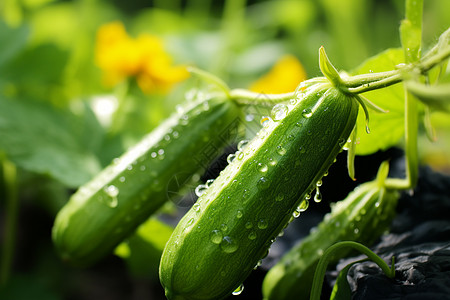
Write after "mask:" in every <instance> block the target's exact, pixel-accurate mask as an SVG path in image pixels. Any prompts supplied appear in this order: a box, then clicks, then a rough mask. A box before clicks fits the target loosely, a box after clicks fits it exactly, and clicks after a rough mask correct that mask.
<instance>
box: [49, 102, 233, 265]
mask: <svg viewBox="0 0 450 300" xmlns="http://www.w3.org/2000/svg"><path fill="white" fill-rule="evenodd" d="M239 114H240V110H239V107H238V106H237V105H236V104H235V103H234V102H232V101H230V100H228V99H226V98H224V97H215V98H211V99H208V100H204V101H197V102H195V103H189V104H187V105H186V107H185V108H184V110H183V111H181V112H178V113H175V114H174V115H172V116H171V117H170V118H168V119H167V120H166V121H165V122H163V123H162V124H161V125H160V126H158V127H157V128H156V129H155V130H153V131H152V132H151V133H149V134H148V135H147V136H145V137H144V138H143V139H142V140H141V141H140V142H139V143H138V144H137V145H136V146H135V147H133V148H132V149H130V150H128V151H127V152H125V153H124V154H123V155H122V156H121V157H120V158H118V159H116V160H115V161H114V162H113V163H111V165H109V166H108V167H107V168H105V169H104V170H103V171H102V172H101V173H99V174H98V176H96V177H95V178H94V179H93V180H91V181H90V182H88V183H87V184H85V185H84V186H82V187H81V188H80V189H79V190H78V191H77V192H76V193H75V194H74V195H73V196H72V197H71V199H70V201H69V202H68V203H67V204H66V205H65V206H64V207H63V208H62V209H61V211H60V212H59V213H58V215H57V217H56V219H55V224H54V226H53V232H52V237H53V242H54V244H55V246H56V248H57V250H58V252H59V253H60V255H61V257H62V258H63V260H65V261H68V262H69V263H71V264H73V265H78V266H88V265H91V264H92V263H94V262H96V261H98V260H99V259H101V258H102V257H104V256H105V255H107V254H109V253H111V252H112V250H113V249H114V247H115V246H116V245H117V244H118V243H120V242H121V241H122V240H123V239H124V238H125V237H127V236H128V235H129V234H131V233H132V232H133V231H134V230H135V229H136V228H137V226H139V225H140V224H141V223H142V222H143V221H145V220H146V219H147V218H148V217H149V216H150V215H151V214H152V213H154V212H155V211H156V210H157V209H159V208H160V207H161V206H162V205H163V204H164V203H165V202H166V201H168V198H169V196H171V195H168V191H169V192H170V193H177V191H179V189H180V188H182V184H183V183H186V181H187V180H188V179H189V177H190V176H192V175H193V174H194V173H195V172H197V171H199V170H201V168H202V167H206V166H207V164H208V163H209V162H211V161H212V160H213V159H214V158H215V157H216V154H218V152H220V151H221V149H223V148H224V147H225V146H226V145H227V144H228V143H229V142H230V141H229V138H230V137H231V136H233V133H234V134H236V130H237V126H238V124H239V122H238V120H239V117H240V116H239ZM202 151H206V152H207V155H205V154H202ZM202 164H203V165H202ZM174 176H176V179H174Z"/></svg>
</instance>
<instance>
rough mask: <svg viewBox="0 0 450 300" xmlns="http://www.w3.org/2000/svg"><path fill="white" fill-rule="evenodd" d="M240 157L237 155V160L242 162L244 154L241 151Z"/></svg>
mask: <svg viewBox="0 0 450 300" xmlns="http://www.w3.org/2000/svg"><path fill="white" fill-rule="evenodd" d="M238 153H239V154H238V155H237V158H238V159H239V160H242V159H243V158H244V152H241V151H238Z"/></svg>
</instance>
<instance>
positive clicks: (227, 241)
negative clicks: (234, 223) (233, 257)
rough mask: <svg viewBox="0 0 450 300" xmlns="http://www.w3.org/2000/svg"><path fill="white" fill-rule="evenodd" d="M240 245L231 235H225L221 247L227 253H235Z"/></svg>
mask: <svg viewBox="0 0 450 300" xmlns="http://www.w3.org/2000/svg"><path fill="white" fill-rule="evenodd" d="M238 247H239V245H238V243H236V242H235V241H234V240H233V239H232V238H231V237H230V236H228V235H227V236H224V237H223V239H222V242H221V243H220V248H221V249H222V250H223V252H225V253H233V252H235V251H236V250H237V249H238Z"/></svg>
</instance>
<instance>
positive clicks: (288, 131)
mask: <svg viewBox="0 0 450 300" xmlns="http://www.w3.org/2000/svg"><path fill="white" fill-rule="evenodd" d="M311 82H314V84H311V86H309V87H308V88H302V87H301V88H300V89H299V92H298V93H297V97H296V98H295V99H292V100H291V103H290V104H289V105H284V104H278V105H276V106H275V107H274V108H273V110H272V120H269V121H268V123H267V124H266V125H265V127H264V128H263V129H262V130H261V131H260V132H258V134H257V136H256V137H255V138H253V139H252V140H251V141H250V143H249V144H248V145H246V146H245V147H244V148H243V149H241V151H239V152H237V153H236V156H235V158H234V160H233V161H232V163H230V164H229V165H228V166H227V167H226V168H225V170H223V171H222V173H221V175H220V176H219V177H218V178H217V179H216V180H215V181H214V182H213V184H212V185H211V186H210V187H209V189H207V190H206V191H205V192H204V194H202V195H201V197H200V198H199V199H198V200H197V203H196V204H195V205H194V206H193V207H192V208H191V210H190V211H189V212H188V213H187V214H186V215H185V216H184V217H183V218H182V219H181V221H180V222H179V224H178V225H177V227H176V229H175V231H174V233H173V234H172V236H171V238H170V239H169V241H168V243H167V244H166V247H165V249H164V252H163V255H162V258H161V263H160V270H159V271H160V280H161V283H162V285H163V286H164V288H165V292H166V296H167V298H169V299H222V298H225V297H227V296H228V295H230V294H231V293H232V292H233V291H234V290H235V289H236V288H238V287H239V286H240V284H241V283H242V282H243V281H244V279H245V278H246V277H247V276H248V275H249V274H250V272H251V271H252V270H253V268H254V267H255V266H256V265H257V263H258V261H259V260H260V259H261V258H262V257H263V256H264V255H265V254H266V253H267V251H268V248H269V246H270V245H271V243H272V242H273V240H274V239H275V238H276V237H277V235H278V234H279V233H280V231H281V230H282V229H283V228H284V227H285V226H287V224H288V222H289V220H290V219H291V218H292V215H293V213H294V212H295V211H296V209H297V207H298V205H299V204H302V205H305V204H306V202H307V201H308V200H307V199H309V195H310V193H311V191H312V190H313V189H315V188H316V183H317V182H319V181H320V180H321V178H322V176H323V175H324V173H325V172H326V171H327V170H328V168H329V167H330V165H331V164H332V163H333V162H334V160H335V158H336V156H337V154H338V153H339V152H340V151H341V149H342V146H343V145H344V144H345V142H346V141H347V139H348V137H349V135H350V133H351V131H352V129H353V128H354V126H355V123H356V117H357V114H358V108H359V104H358V101H357V100H356V99H355V98H354V97H353V96H351V95H347V94H344V93H343V92H341V90H339V89H338V88H336V87H333V86H332V85H331V83H329V82H328V81H325V80H324V81H320V80H319V81H318V80H314V81H311ZM318 82H319V83H318ZM305 87H306V85H305ZM305 198H306V200H305ZM317 200H319V199H317Z"/></svg>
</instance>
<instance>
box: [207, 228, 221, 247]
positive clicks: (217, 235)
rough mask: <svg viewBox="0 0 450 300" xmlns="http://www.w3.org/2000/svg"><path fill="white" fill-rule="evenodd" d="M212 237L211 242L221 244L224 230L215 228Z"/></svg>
mask: <svg viewBox="0 0 450 300" xmlns="http://www.w3.org/2000/svg"><path fill="white" fill-rule="evenodd" d="M210 238H211V242H213V243H214V244H217V245H219V244H220V243H221V242H222V238H223V236H222V232H221V231H220V230H217V229H216V230H213V231H211V234H210Z"/></svg>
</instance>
